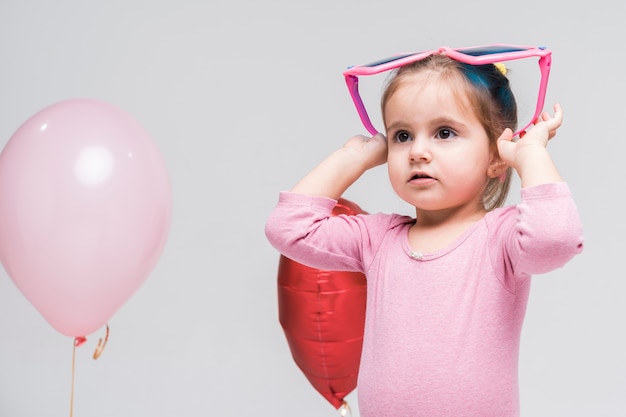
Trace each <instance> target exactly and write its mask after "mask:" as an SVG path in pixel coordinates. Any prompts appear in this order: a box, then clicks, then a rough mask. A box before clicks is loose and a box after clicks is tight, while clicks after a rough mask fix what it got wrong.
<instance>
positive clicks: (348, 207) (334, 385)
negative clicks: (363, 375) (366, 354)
mask: <svg viewBox="0 0 626 417" xmlns="http://www.w3.org/2000/svg"><path fill="white" fill-rule="evenodd" d="M359 213H365V212H364V211H363V210H361V208H360V207H359V206H357V205H356V204H354V203H352V202H350V201H348V200H345V199H339V201H338V203H337V205H336V206H335V208H334V209H333V215H339V214H349V215H354V214H359ZM366 295H367V290H366V280H365V275H363V274H362V273H360V272H346V271H326V270H320V269H315V268H310V267H308V266H305V265H303V264H300V263H298V262H295V261H293V260H291V259H289V258H287V257H285V256H284V255H281V256H280V262H279V265H278V314H279V320H280V324H281V326H282V328H283V331H284V333H285V337H286V339H287V342H288V344H289V349H290V351H291V354H292V356H293V359H294V361H295V362H296V364H297V365H298V367H299V368H300V370H301V371H302V372H303V373H304V375H305V376H306V378H307V379H308V380H309V382H310V383H311V385H313V387H314V388H315V389H316V390H317V391H318V392H319V393H320V394H321V395H322V396H323V397H324V398H326V400H328V401H329V402H330V403H331V404H332V405H333V406H334V407H335V408H337V409H338V408H339V407H341V406H342V405H343V404H344V398H345V397H346V396H347V395H348V394H349V393H350V392H352V391H353V390H354V389H355V388H356V383H357V377H358V370H359V363H360V361H361V348H362V346H363V327H364V325H365V299H366Z"/></svg>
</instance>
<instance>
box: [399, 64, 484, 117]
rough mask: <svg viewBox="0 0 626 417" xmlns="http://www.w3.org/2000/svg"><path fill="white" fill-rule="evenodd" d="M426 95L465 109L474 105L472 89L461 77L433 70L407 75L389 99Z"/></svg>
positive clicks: (416, 97)
mask: <svg viewBox="0 0 626 417" xmlns="http://www.w3.org/2000/svg"><path fill="white" fill-rule="evenodd" d="M426 95H427V96H429V97H431V98H434V99H436V100H437V101H439V102H441V103H444V104H445V103H447V104H451V105H456V106H459V107H461V108H463V109H465V110H469V109H471V108H472V107H473V106H472V105H471V103H472V100H471V91H470V89H469V87H468V85H467V84H466V83H464V82H463V81H462V80H461V78H460V77H456V76H443V75H442V74H440V73H437V72H433V71H424V72H419V73H415V74H410V75H407V76H405V77H404V78H403V79H402V80H401V82H400V83H398V85H397V87H396V89H395V91H394V92H393V93H392V94H391V95H390V96H389V97H388V101H389V100H393V99H394V98H399V97H403V98H404V99H406V98H414V99H419V98H420V97H421V96H426ZM394 96H395V97H394Z"/></svg>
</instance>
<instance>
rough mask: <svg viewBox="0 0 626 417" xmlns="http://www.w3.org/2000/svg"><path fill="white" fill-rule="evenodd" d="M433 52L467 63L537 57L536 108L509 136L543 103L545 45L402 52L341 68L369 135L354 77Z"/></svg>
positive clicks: (547, 56) (547, 72) (547, 70)
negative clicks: (539, 79) (537, 86)
mask: <svg viewBox="0 0 626 417" xmlns="http://www.w3.org/2000/svg"><path fill="white" fill-rule="evenodd" d="M434 54H441V55H446V56H448V57H450V58H452V59H454V60H456V61H459V62H463V63H465V64H470V65H484V64H495V63H498V62H504V61H512V60H515V59H523V58H531V57H538V58H539V70H540V71H541V82H540V84H539V95H538V97H537V107H536V108H535V114H534V116H533V118H532V119H531V121H530V122H528V124H527V125H526V126H524V127H523V128H522V129H520V130H518V131H517V132H515V134H514V135H513V136H517V135H519V134H520V133H522V132H525V131H526V129H528V127H530V126H531V125H532V124H533V123H534V122H535V121H536V120H537V118H538V117H539V115H540V114H541V112H542V110H543V104H544V101H545V97H546V89H547V87H548V77H549V75H550V64H551V62H552V57H551V54H552V52H551V51H550V50H548V49H547V48H545V47H542V46H540V47H533V46H518V45H507V44H496V45H485V46H474V47H469V48H457V49H452V48H449V47H447V46H443V47H441V48H439V49H436V50H433V51H425V52H411V53H405V54H399V55H394V56H392V57H389V58H385V59H382V60H379V61H375V62H372V63H369V64H365V65H355V66H352V67H349V68H348V69H347V70H346V71H344V73H343V75H344V77H345V79H346V84H347V86H348V90H349V91H350V96H351V97H352V101H353V102H354V105H355V106H356V109H357V111H358V113H359V117H360V118H361V122H362V123H363V126H365V128H366V129H367V131H368V132H370V133H371V134H372V135H375V134H377V133H378V130H376V128H375V127H374V126H373V125H372V122H371V121H370V118H369V115H368V114H367V110H366V109H365V106H364V105H363V100H362V99H361V95H360V94H359V78H358V76H364V75H374V74H379V73H381V72H385V71H389V70H392V69H395V68H398V67H402V66H404V65H407V64H410V63H412V62H416V61H420V60H422V59H424V58H426V57H429V56H431V55H434Z"/></svg>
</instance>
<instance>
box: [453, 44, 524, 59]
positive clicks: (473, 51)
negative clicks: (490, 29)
mask: <svg viewBox="0 0 626 417" xmlns="http://www.w3.org/2000/svg"><path fill="white" fill-rule="evenodd" d="M528 49H529V48H524V47H515V46H506V45H504V46H498V45H492V46H478V47H475V48H464V49H457V50H456V51H457V52H460V53H462V54H465V55H471V56H482V55H491V54H501V53H505V52H519V51H527V50H528Z"/></svg>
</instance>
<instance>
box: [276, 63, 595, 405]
mask: <svg viewBox="0 0 626 417" xmlns="http://www.w3.org/2000/svg"><path fill="white" fill-rule="evenodd" d="M381 103H382V114H383V121H384V125H385V131H386V136H384V135H383V134H376V135H374V136H373V137H371V138H368V137H365V136H354V137H352V138H350V139H349V140H348V141H347V143H346V144H345V145H344V146H343V147H341V148H340V149H338V150H337V151H335V152H334V153H332V154H331V155H330V156H328V157H327V158H326V159H325V160H323V161H322V162H321V163H320V164H319V165H318V166H317V167H316V168H314V169H313V170H312V171H311V172H310V173H309V174H307V175H306V176H305V177H304V178H303V179H302V180H301V181H300V182H298V183H297V184H296V185H295V186H294V187H293V188H292V189H291V190H290V191H283V192H281V193H280V196H279V201H278V204H277V206H276V207H275V209H274V211H273V212H272V214H271V216H270V217H269V219H268V221H267V224H266V235H267V238H268V239H269V241H270V242H271V244H272V245H273V246H274V247H275V248H276V249H277V250H278V251H280V252H281V253H282V254H284V255H285V256H287V257H289V258H291V259H293V260H295V261H297V262H301V263H303V264H305V265H308V266H311V267H314V268H320V269H327V270H347V271H359V272H362V273H364V274H365V275H366V277H367V291H368V294H367V313H366V324H365V333H364V340H363V352H362V356H361V366H360V370H359V380H358V386H357V391H358V399H359V410H360V413H361V415H362V416H363V417H384V416H394V417H410V416H429V417H442V416H449V417H461V416H475V417H490V416H493V417H512V416H519V413H520V404H519V388H518V356H519V344H520V333H521V329H522V323H523V320H524V315H525V311H526V305H527V301H528V295H529V290H530V282H531V275H532V274H542V273H546V272H549V271H552V270H554V269H556V268H559V267H562V266H563V265H565V264H566V263H567V262H568V261H569V260H570V259H572V258H573V257H574V256H575V255H576V254H578V253H580V252H581V251H582V246H583V238H582V227H581V221H580V218H579V214H578V211H577V208H576V205H575V203H574V201H573V199H572V196H571V194H570V191H569V188H568V186H567V184H566V183H565V182H563V179H562V178H561V176H560V175H559V172H558V171H557V169H556V167H555V165H554V164H553V161H552V159H551V157H550V155H549V153H548V151H547V150H546V144H547V142H548V140H549V139H551V138H552V137H553V136H554V135H555V133H556V131H557V129H558V128H559V127H560V126H561V122H562V118H563V114H562V110H561V107H560V106H559V105H558V104H557V105H555V106H554V114H553V115H550V114H549V113H547V112H544V113H542V114H541V116H540V117H539V119H538V120H537V121H536V123H535V125H534V126H533V127H532V128H531V129H530V130H529V131H528V132H527V133H526V134H525V135H524V136H523V138H521V139H519V140H514V139H513V131H512V129H514V128H515V126H516V124H517V110H516V104H515V100H514V98H513V94H512V92H511V91H510V87H509V84H508V80H507V78H506V76H505V75H504V74H503V72H502V70H501V69H499V68H498V67H497V66H496V65H493V64H487V65H468V64H465V63H461V62H459V61H456V60H454V59H451V58H449V57H447V56H443V55H440V54H434V55H431V56H429V57H427V58H425V59H423V60H420V61H417V62H414V63H411V64H408V65H406V66H402V67H400V68H399V69H398V70H397V71H396V73H395V74H394V77H393V78H392V79H391V81H390V82H389V83H388V85H387V88H386V89H385V92H384V93H383V97H382V101H381ZM385 162H386V163H387V167H388V173H389V179H390V182H391V185H392V187H393V189H394V190H395V192H396V193H397V194H398V195H399V196H400V197H401V198H402V199H403V200H405V201H406V202H408V203H410V204H411V205H412V206H414V207H415V217H414V218H413V217H408V216H402V215H398V214H382V213H378V214H368V215H356V216H344V215H342V216H331V213H332V209H333V206H334V205H335V203H336V201H337V199H338V198H339V197H340V196H341V195H342V194H343V193H344V191H346V189H347V188H348V187H349V186H350V185H351V184H353V183H354V182H355V181H356V180H357V179H358V178H359V177H360V176H361V175H362V174H363V173H364V172H365V171H366V170H368V169H370V168H372V167H375V166H378V165H381V164H384V163H385ZM512 169H514V170H515V171H516V172H517V174H518V175H519V177H520V179H521V186H522V190H521V202H520V203H519V204H517V205H516V206H511V207H506V208H502V207H501V206H502V204H503V203H504V201H505V199H506V195H507V191H508V188H509V179H510V175H511V170H512Z"/></svg>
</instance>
